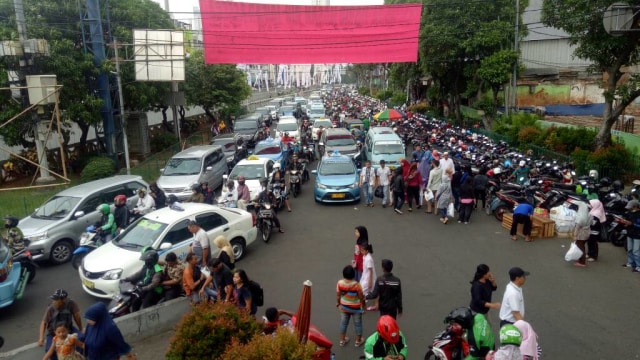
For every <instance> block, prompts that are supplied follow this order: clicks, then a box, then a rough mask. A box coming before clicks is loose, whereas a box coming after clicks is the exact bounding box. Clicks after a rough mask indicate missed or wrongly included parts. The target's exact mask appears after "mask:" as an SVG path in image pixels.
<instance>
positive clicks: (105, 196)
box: [102, 185, 127, 204]
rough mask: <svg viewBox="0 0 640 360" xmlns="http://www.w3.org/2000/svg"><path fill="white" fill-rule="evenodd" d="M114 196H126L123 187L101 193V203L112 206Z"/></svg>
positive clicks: (119, 186)
mask: <svg viewBox="0 0 640 360" xmlns="http://www.w3.org/2000/svg"><path fill="white" fill-rule="evenodd" d="M116 195H127V190H126V189H125V187H124V185H118V186H115V187H112V188H109V189H106V190H105V191H103V192H102V203H106V204H113V198H115V197H116Z"/></svg>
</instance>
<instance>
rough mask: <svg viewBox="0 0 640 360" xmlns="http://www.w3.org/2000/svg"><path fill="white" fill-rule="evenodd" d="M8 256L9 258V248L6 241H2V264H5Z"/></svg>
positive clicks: (0, 260) (0, 241)
mask: <svg viewBox="0 0 640 360" xmlns="http://www.w3.org/2000/svg"><path fill="white" fill-rule="evenodd" d="M7 256H9V247H8V246H7V244H5V243H4V240H0V263H3V262H5V261H6V260H7Z"/></svg>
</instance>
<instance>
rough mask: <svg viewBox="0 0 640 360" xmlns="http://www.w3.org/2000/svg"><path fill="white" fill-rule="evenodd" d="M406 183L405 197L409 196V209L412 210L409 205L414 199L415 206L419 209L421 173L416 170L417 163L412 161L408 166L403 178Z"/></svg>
mask: <svg viewBox="0 0 640 360" xmlns="http://www.w3.org/2000/svg"><path fill="white" fill-rule="evenodd" d="M405 181H406V183H407V197H408V198H409V209H407V210H409V211H412V210H413V209H412V208H411V205H412V203H413V201H414V200H415V201H416V205H417V206H416V208H418V209H420V207H421V206H420V184H422V175H421V174H420V171H418V163H417V162H414V163H413V164H411V167H410V168H409V174H408V175H407V177H406V178H405Z"/></svg>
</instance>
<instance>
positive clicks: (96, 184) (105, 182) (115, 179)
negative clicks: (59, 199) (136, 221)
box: [56, 175, 146, 197]
mask: <svg viewBox="0 0 640 360" xmlns="http://www.w3.org/2000/svg"><path fill="white" fill-rule="evenodd" d="M131 181H139V182H142V183H144V184H146V182H145V181H144V180H143V179H142V176H138V175H116V176H111V177H108V178H104V179H100V180H94V181H89V182H87V183H84V184H80V185H76V186H74V187H70V188H68V189H65V190H62V191H61V192H59V193H58V194H56V195H58V196H73V197H78V196H80V197H84V196H85V195H88V194H92V193H94V192H96V191H101V190H103V189H107V188H110V187H112V186H113V185H118V184H124V183H128V182H131Z"/></svg>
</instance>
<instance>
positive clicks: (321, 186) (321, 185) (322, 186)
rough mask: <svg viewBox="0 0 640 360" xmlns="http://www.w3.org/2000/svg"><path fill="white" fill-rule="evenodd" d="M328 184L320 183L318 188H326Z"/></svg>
mask: <svg viewBox="0 0 640 360" xmlns="http://www.w3.org/2000/svg"><path fill="white" fill-rule="evenodd" d="M326 188H327V185H324V184H320V183H318V189H326Z"/></svg>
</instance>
